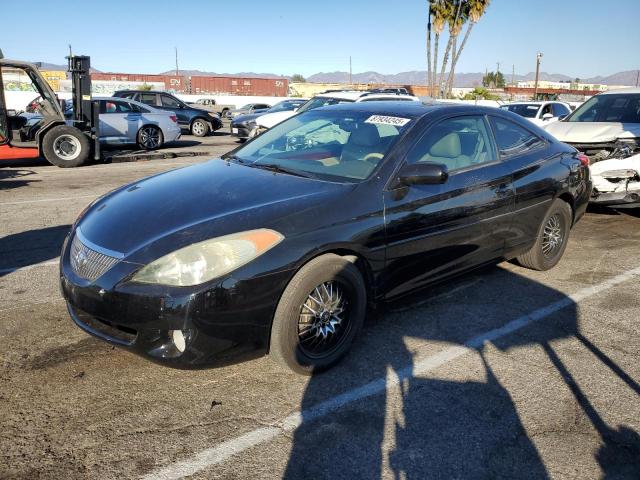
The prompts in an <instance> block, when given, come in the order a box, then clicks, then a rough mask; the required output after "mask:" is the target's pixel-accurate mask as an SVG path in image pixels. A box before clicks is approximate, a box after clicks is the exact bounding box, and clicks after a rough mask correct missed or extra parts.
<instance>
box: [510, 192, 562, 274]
mask: <svg viewBox="0 0 640 480" xmlns="http://www.w3.org/2000/svg"><path fill="white" fill-rule="evenodd" d="M572 219H573V213H572V211H571V206H569V204H568V203H567V202H565V201H563V200H560V199H556V200H555V201H554V202H553V203H552V204H551V208H550V209H549V211H548V212H547V215H546V216H545V217H544V220H542V224H541V225H540V228H539V229H538V237H537V238H536V243H534V244H533V246H532V247H531V249H530V250H529V251H528V252H526V253H524V254H522V255H520V256H519V257H517V260H518V263H519V264H520V265H522V266H523V267H526V268H530V269H532V270H549V269H550V268H553V267H555V266H556V264H557V263H558V262H559V261H560V259H561V258H562V255H563V254H564V251H565V249H566V248H567V242H568V241H569V233H570V232H571V223H572Z"/></svg>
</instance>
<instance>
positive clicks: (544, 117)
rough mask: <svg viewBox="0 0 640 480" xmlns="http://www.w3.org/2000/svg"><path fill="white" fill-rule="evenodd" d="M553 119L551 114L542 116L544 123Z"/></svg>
mask: <svg viewBox="0 0 640 480" xmlns="http://www.w3.org/2000/svg"><path fill="white" fill-rule="evenodd" d="M552 118H553V114H551V113H545V114H544V115H542V120H544V121H545V122H546V121H547V120H551V119H552Z"/></svg>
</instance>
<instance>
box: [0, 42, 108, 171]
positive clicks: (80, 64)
mask: <svg viewBox="0 0 640 480" xmlns="http://www.w3.org/2000/svg"><path fill="white" fill-rule="evenodd" d="M67 59H68V61H69V72H70V73H71V79H72V85H73V90H72V92H73V93H72V99H73V100H72V101H73V116H72V118H71V119H69V120H67V119H65V116H64V111H65V103H64V100H62V101H61V100H59V99H58V98H57V97H56V95H55V93H54V92H53V90H52V89H51V87H50V86H49V84H48V83H47V81H46V80H45V79H44V77H43V76H42V75H41V74H40V72H39V71H38V69H37V67H36V66H35V65H33V64H31V63H28V62H22V61H18V60H8V59H5V58H4V56H3V55H2V51H1V50H0V162H2V161H3V160H10V159H18V158H36V157H40V156H43V157H44V158H45V159H46V160H47V161H49V162H50V163H52V164H53V165H57V166H58V167H63V168H64V167H78V166H80V165H82V164H84V163H85V162H86V161H87V160H88V159H89V156H90V155H91V154H93V158H94V160H99V159H100V142H99V138H100V134H99V118H98V114H99V107H98V102H93V101H92V100H91V76H90V66H91V63H90V59H89V57H87V56H83V55H73V56H70V57H67ZM21 79H24V80H26V82H21ZM25 84H26V85H27V89H28V91H31V90H33V93H34V95H38V96H37V97H36V98H35V99H34V100H32V101H31V102H29V104H28V105H27V106H25V109H24V110H19V109H18V110H17V109H13V108H12V109H8V108H7V102H6V99H7V95H6V92H7V91H9V89H8V86H10V85H11V86H14V87H15V85H25Z"/></svg>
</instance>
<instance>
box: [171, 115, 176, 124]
mask: <svg viewBox="0 0 640 480" xmlns="http://www.w3.org/2000/svg"><path fill="white" fill-rule="evenodd" d="M169 118H170V119H171V121H172V122H173V123H178V117H176V116H175V115H170V116H169Z"/></svg>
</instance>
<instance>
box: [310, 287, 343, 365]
mask: <svg viewBox="0 0 640 480" xmlns="http://www.w3.org/2000/svg"><path fill="white" fill-rule="evenodd" d="M347 307H348V302H347V298H346V296H345V293H344V291H343V288H342V286H340V285H339V284H338V283H337V282H333V281H331V282H324V283H322V284H320V285H318V286H317V287H315V288H314V289H313V290H312V291H311V292H309V294H308V295H307V298H306V300H305V301H304V303H303V304H302V306H301V307H300V314H299V318H298V341H299V345H300V348H301V349H302V350H303V352H304V353H306V354H307V355H309V356H316V357H317V356H325V355H328V354H330V353H331V352H332V351H334V350H335V349H336V348H337V347H338V346H339V345H340V343H341V341H342V340H343V339H344V337H345V336H346V333H347V332H348V330H349V327H350V325H349V316H348V308H347Z"/></svg>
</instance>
